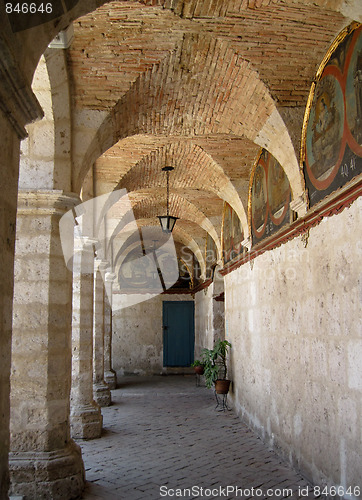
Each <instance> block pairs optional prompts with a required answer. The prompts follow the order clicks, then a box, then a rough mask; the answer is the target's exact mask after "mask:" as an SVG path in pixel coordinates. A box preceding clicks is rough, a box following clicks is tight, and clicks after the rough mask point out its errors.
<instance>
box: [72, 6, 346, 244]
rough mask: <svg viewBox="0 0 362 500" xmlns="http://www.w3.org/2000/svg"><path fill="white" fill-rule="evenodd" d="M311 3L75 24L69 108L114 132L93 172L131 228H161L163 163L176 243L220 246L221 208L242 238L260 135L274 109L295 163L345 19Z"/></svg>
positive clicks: (179, 10) (175, 9)
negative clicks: (238, 223)
mask: <svg viewBox="0 0 362 500" xmlns="http://www.w3.org/2000/svg"><path fill="white" fill-rule="evenodd" d="M322 3H323V4H326V3H327V2H315V4H322ZM315 4H314V3H312V2H309V1H307V2H302V1H291V0H287V1H282V0H204V1H201V0H193V1H190V0H188V1H186V0H184V1H171V0H163V1H161V0H159V1H145V2H137V1H113V2H109V3H105V4H104V5H102V6H101V7H99V8H98V9H97V10H95V11H94V12H92V13H90V14H87V15H85V16H84V17H81V18H79V19H77V21H75V22H74V32H75V33H74V40H73V42H72V45H71V47H70V49H69V50H68V70H69V74H70V78H71V82H72V96H73V105H74V109H75V110H76V111H77V110H98V111H102V112H106V113H110V116H111V117H112V123H113V124H115V125H114V126H115V129H116V130H113V139H112V141H111V142H112V144H113V146H112V147H111V148H109V149H107V150H106V151H102V153H103V154H102V155H101V156H100V157H99V158H98V159H97V160H96V162H95V164H94V167H93V170H92V174H93V179H94V181H95V186H96V190H95V191H96V193H95V194H103V193H106V192H109V191H110V190H112V189H116V188H126V189H127V191H128V193H129V198H130V200H131V203H132V204H133V209H134V214H135V216H136V218H139V219H140V221H141V220H142V221H146V222H145V223H147V224H148V225H149V224H153V223H154V224H158V221H157V219H156V215H159V214H161V212H162V211H163V210H164V208H165V193H166V192H165V175H164V174H163V173H162V171H161V169H162V167H163V166H164V165H165V164H166V163H168V164H171V165H173V166H174V167H175V170H174V172H172V174H171V177H170V181H171V189H170V192H171V198H170V206H171V211H172V212H174V213H173V214H174V215H176V216H178V217H180V218H181V220H180V221H179V222H178V225H179V227H180V229H179V232H180V234H181V233H182V235H183V238H186V240H187V239H188V238H189V239H193V240H195V241H201V239H202V238H204V237H205V235H206V232H209V233H210V234H211V235H212V237H213V238H214V239H215V241H216V243H217V245H218V246H219V244H220V237H221V221H222V208H223V202H224V201H227V202H228V203H230V204H231V205H232V206H233V208H234V209H235V210H236V211H237V213H238V214H239V216H240V218H241V220H242V223H243V226H244V228H245V229H246V230H247V222H246V213H247V202H248V190H249V179H250V172H251V169H252V166H253V164H254V161H255V159H256V156H257V154H258V151H259V150H260V145H261V141H260V140H259V141H257V140H255V138H256V137H257V136H258V134H259V133H260V129H261V125H262V124H264V123H266V121H267V119H268V117H269V116H270V115H271V114H272V112H273V110H274V109H275V110H278V111H279V113H280V115H281V117H283V119H284V121H285V124H286V127H287V128H288V131H289V135H290V138H291V143H292V144H293V147H294V153H295V157H296V158H297V157H299V143H298V141H300V135H301V128H302V118H303V113H304V109H305V106H306V103H307V98H308V94H309V90H310V86H311V83H312V81H313V78H314V75H315V72H316V70H317V69H318V66H319V64H320V62H321V61H322V59H323V57H324V55H325V53H326V51H327V50H328V48H329V46H330V44H331V43H332V41H333V40H334V38H335V37H336V35H337V34H338V33H339V32H340V30H341V29H342V28H343V27H344V26H346V25H347V24H348V22H349V21H350V20H348V19H346V18H345V17H343V16H342V14H340V13H337V12H335V11H333V10H329V9H328V8H326V7H325V5H323V7H320V6H318V5H315ZM283 166H284V165H283ZM286 171H287V170H286ZM88 175H89V174H88ZM150 221H151V222H150ZM175 234H176V238H177V233H175ZM185 235H186V236H185ZM200 248H201V245H200Z"/></svg>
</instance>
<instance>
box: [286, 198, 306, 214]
mask: <svg viewBox="0 0 362 500" xmlns="http://www.w3.org/2000/svg"><path fill="white" fill-rule="evenodd" d="M290 208H291V209H292V210H293V212H297V214H298V217H302V216H303V215H305V214H306V213H307V202H306V199H305V196H298V197H297V198H295V199H294V200H292V201H291V202H290Z"/></svg>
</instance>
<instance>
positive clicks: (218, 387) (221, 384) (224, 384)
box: [215, 379, 230, 394]
mask: <svg viewBox="0 0 362 500" xmlns="http://www.w3.org/2000/svg"><path fill="white" fill-rule="evenodd" d="M229 387H230V380H220V379H218V380H215V392H216V394H227V393H228V392H229Z"/></svg>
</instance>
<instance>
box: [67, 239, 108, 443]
mask: <svg viewBox="0 0 362 500" xmlns="http://www.w3.org/2000/svg"><path fill="white" fill-rule="evenodd" d="M94 243H95V240H91V239H90V238H88V239H87V238H82V240H80V238H78V237H75V239H74V259H73V317H72V390H71V400H70V404H71V411H70V424H71V435H72V437H73V438H80V439H94V438H99V437H100V436H101V432H102V414H101V410H100V407H99V405H98V404H97V403H96V402H95V401H94V399H93V267H94V246H93V245H94Z"/></svg>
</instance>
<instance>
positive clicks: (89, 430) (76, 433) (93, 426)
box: [70, 402, 103, 439]
mask: <svg viewBox="0 0 362 500" xmlns="http://www.w3.org/2000/svg"><path fill="white" fill-rule="evenodd" d="M102 423H103V417H102V413H101V409H100V407H99V406H98V404H97V403H95V402H94V405H92V404H89V405H82V406H74V407H71V410H70V434H71V436H72V438H73V439H96V438H99V437H101V433H102Z"/></svg>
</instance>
